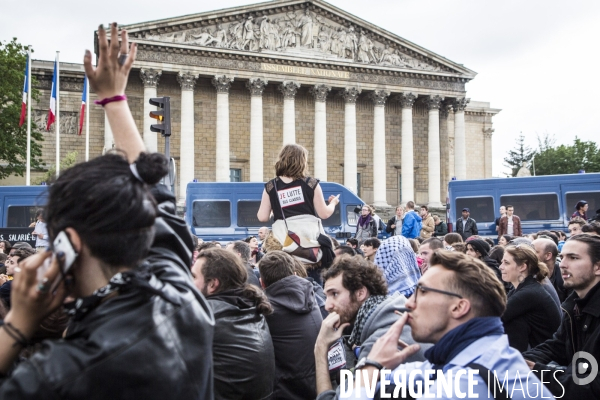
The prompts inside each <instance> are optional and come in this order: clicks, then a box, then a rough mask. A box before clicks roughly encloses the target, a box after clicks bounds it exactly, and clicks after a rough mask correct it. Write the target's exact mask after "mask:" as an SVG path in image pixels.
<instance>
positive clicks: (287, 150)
mask: <svg viewBox="0 0 600 400" xmlns="http://www.w3.org/2000/svg"><path fill="white" fill-rule="evenodd" d="M275 175H277V176H287V177H290V178H293V179H302V178H304V177H306V176H307V175H308V150H306V149H305V148H304V147H302V146H300V145H299V144H286V145H285V146H283V148H282V149H281V151H280V152H279V158H278V160H277V162H276V163H275Z"/></svg>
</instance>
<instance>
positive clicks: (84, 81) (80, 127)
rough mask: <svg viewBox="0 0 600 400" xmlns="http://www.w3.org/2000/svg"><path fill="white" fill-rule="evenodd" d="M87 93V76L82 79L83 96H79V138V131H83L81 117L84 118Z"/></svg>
mask: <svg viewBox="0 0 600 400" xmlns="http://www.w3.org/2000/svg"><path fill="white" fill-rule="evenodd" d="M87 91H88V79H87V76H86V77H85V78H84V79H83V94H82V95H81V113H80V115H79V136H81V130H82V129H83V117H84V116H85V102H86V99H87Z"/></svg>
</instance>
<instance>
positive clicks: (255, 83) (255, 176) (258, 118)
mask: <svg viewBox="0 0 600 400" xmlns="http://www.w3.org/2000/svg"><path fill="white" fill-rule="evenodd" d="M268 83H269V82H268V81H266V80H264V79H260V78H251V79H250V80H249V81H248V82H246V87H247V88H248V89H249V90H250V182H263V181H264V175H263V163H264V162H263V103H262V95H263V91H264V90H265V86H267V84H268Z"/></svg>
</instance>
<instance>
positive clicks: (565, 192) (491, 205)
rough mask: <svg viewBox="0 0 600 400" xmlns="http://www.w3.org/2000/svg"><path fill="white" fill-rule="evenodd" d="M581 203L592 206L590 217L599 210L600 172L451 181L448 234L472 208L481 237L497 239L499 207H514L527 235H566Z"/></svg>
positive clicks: (447, 206)
mask: <svg viewBox="0 0 600 400" xmlns="http://www.w3.org/2000/svg"><path fill="white" fill-rule="evenodd" d="M580 200H585V201H587V202H588V204H589V209H588V217H589V216H593V215H594V214H595V211H596V210H597V209H599V208H600V173H592V174H568V175H545V176H528V177H519V178H492V179H478V180H464V181H451V182H449V183H448V198H447V204H446V218H447V222H448V231H449V232H451V231H453V228H454V226H455V223H456V221H457V220H458V219H459V218H461V217H462V215H461V213H462V209H463V208H469V209H470V211H471V218H473V219H475V221H477V229H478V230H479V235H480V236H484V237H486V236H487V237H493V238H496V237H497V236H498V234H497V233H496V224H495V220H496V218H497V217H499V216H500V212H499V209H500V206H507V205H511V206H513V207H514V210H515V211H514V214H515V215H517V216H519V218H520V219H521V226H522V229H523V234H524V235H525V234H528V233H534V232H538V231H540V230H562V231H565V232H566V231H567V225H568V222H569V220H570V219H571V215H572V214H573V213H574V212H575V205H576V204H577V202H578V201H580ZM590 213H591V215H590Z"/></svg>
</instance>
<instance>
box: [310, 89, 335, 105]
mask: <svg viewBox="0 0 600 400" xmlns="http://www.w3.org/2000/svg"><path fill="white" fill-rule="evenodd" d="M330 90H331V86H327V85H323V84H320V85H315V86H313V87H311V88H310V93H311V94H312V95H313V96H314V97H315V101H319V102H322V103H324V102H325V101H327V95H328V94H329V91H330Z"/></svg>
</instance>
